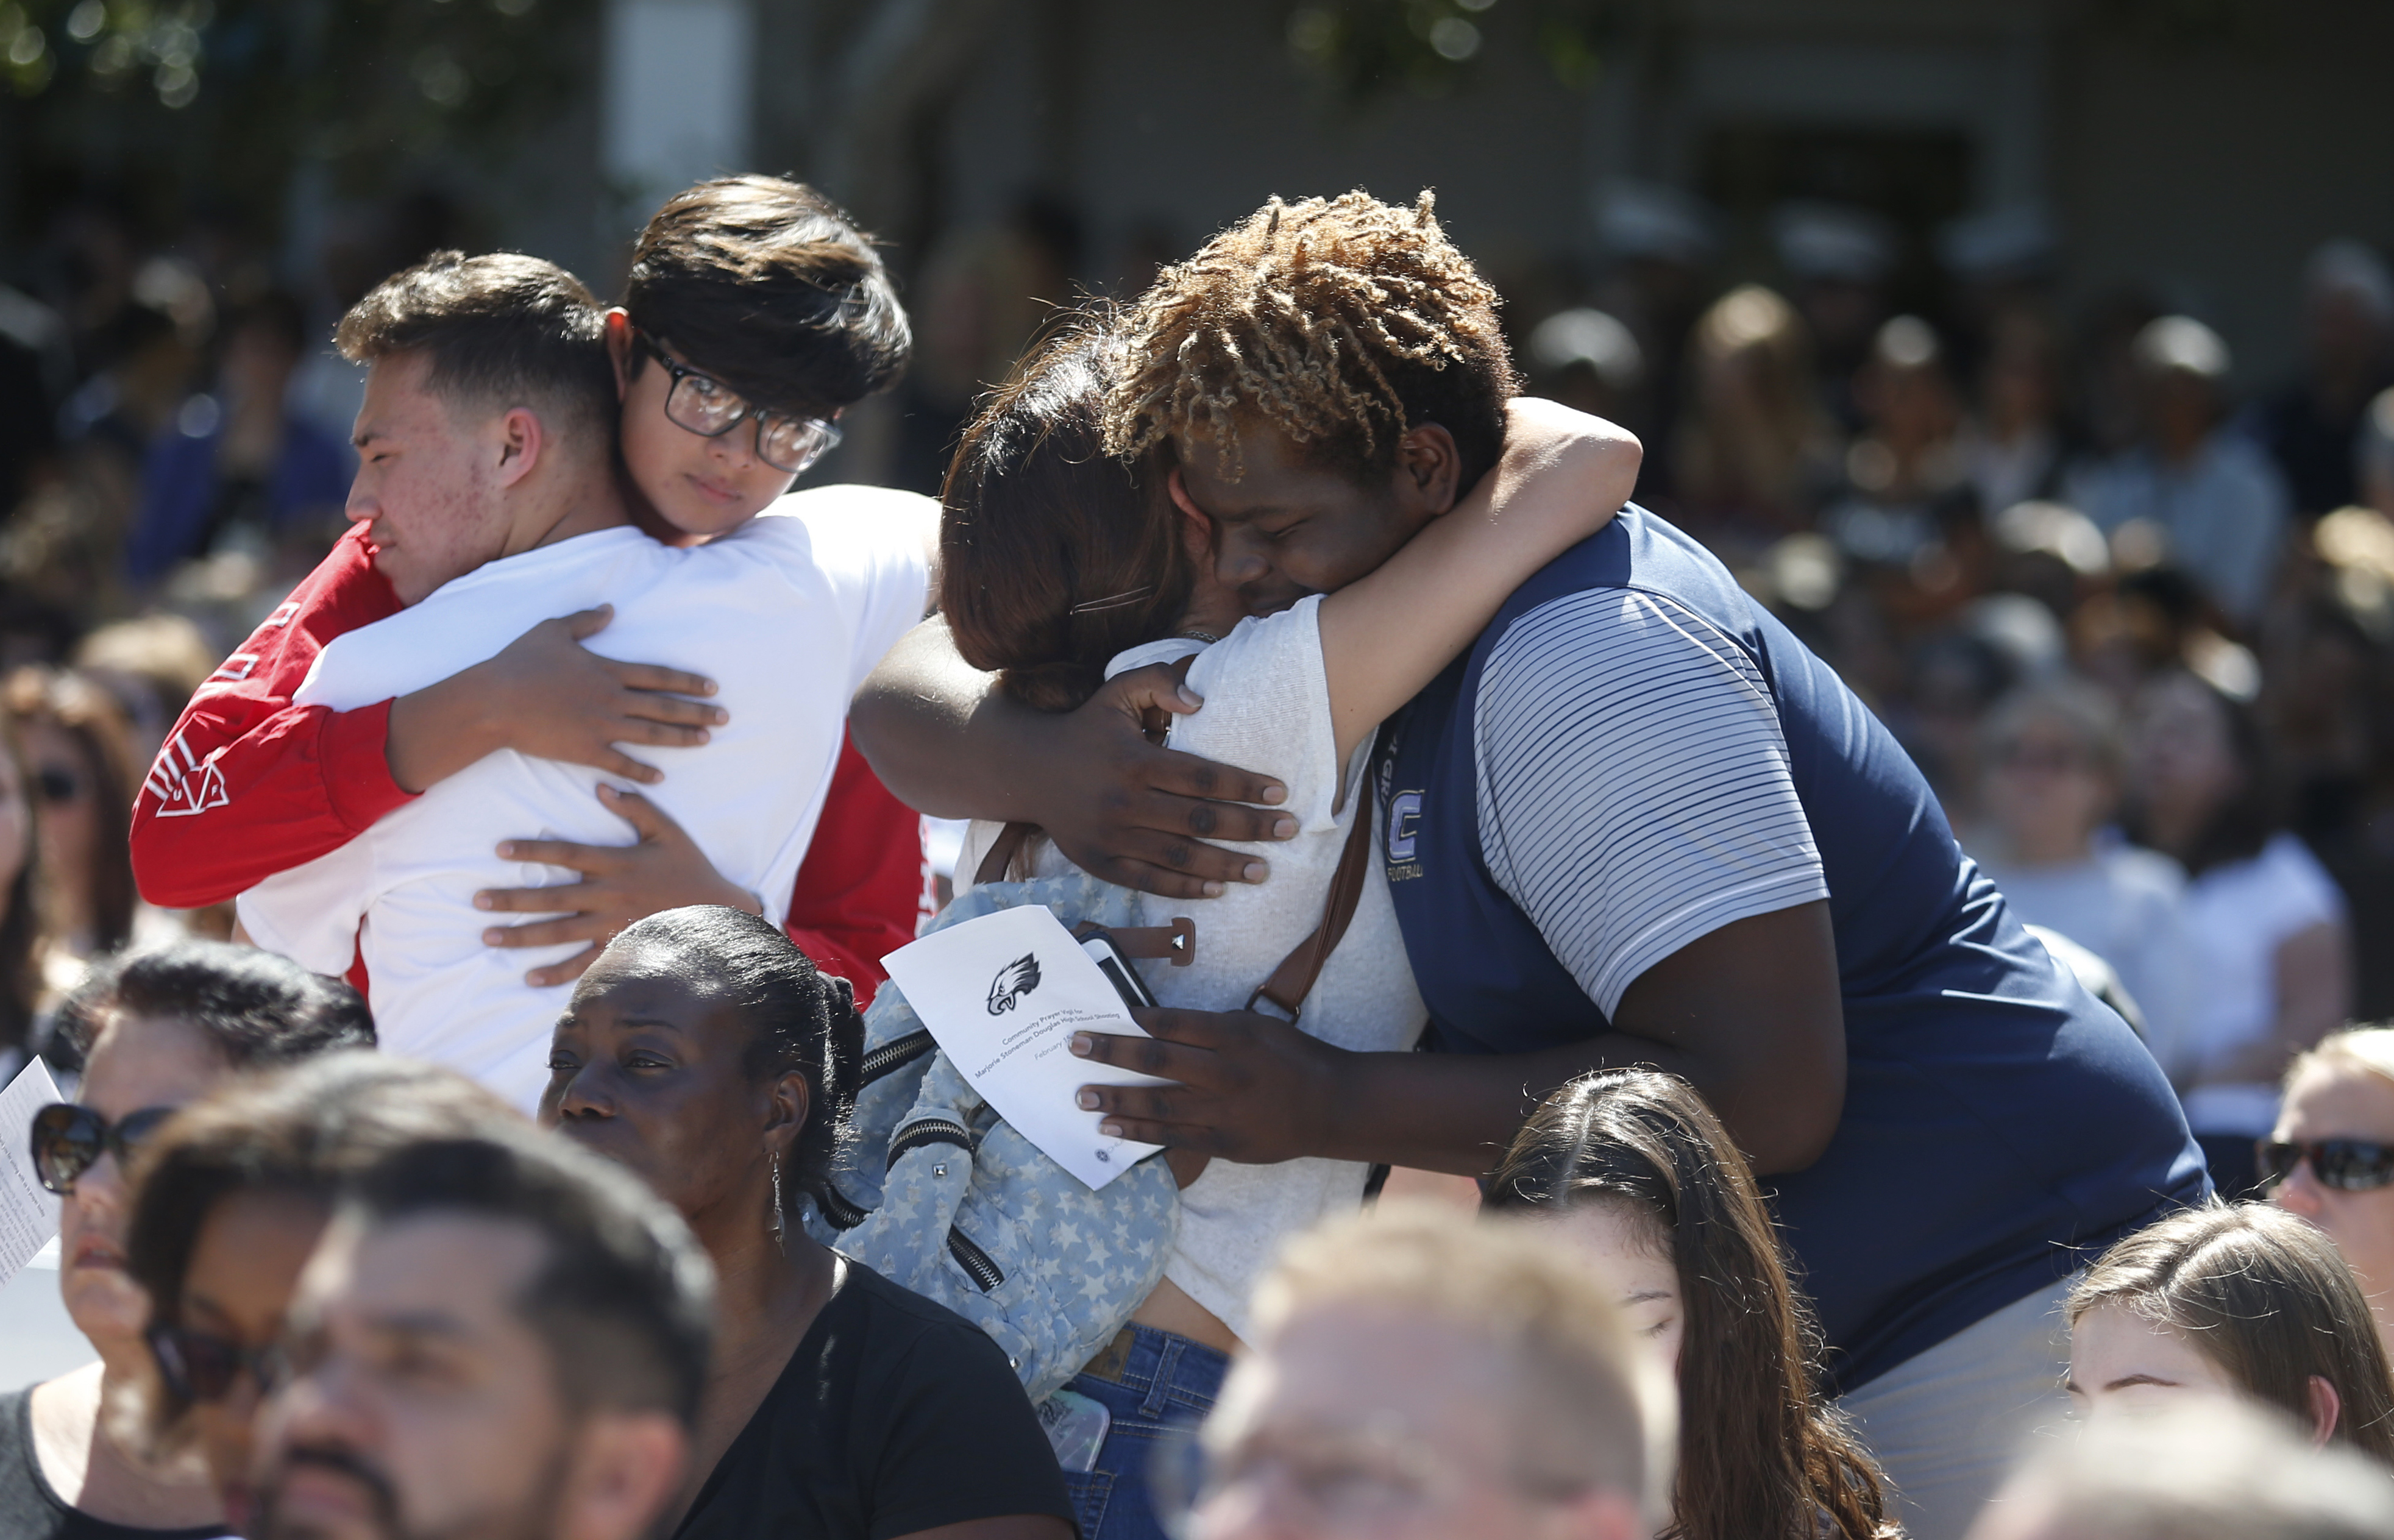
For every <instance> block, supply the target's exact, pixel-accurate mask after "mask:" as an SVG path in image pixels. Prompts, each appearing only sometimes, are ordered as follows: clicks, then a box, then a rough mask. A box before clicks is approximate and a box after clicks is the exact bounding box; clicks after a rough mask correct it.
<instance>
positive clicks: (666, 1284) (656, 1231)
mask: <svg viewBox="0 0 2394 1540" xmlns="http://www.w3.org/2000/svg"><path fill="white" fill-rule="evenodd" d="M342 1214H343V1216H344V1218H346V1219H347V1220H349V1222H352V1223H355V1224H357V1225H359V1226H360V1227H362V1228H363V1229H367V1230H372V1229H376V1228H380V1227H383V1226H388V1225H392V1224H397V1223H401V1222H403V1221H407V1220H412V1219H423V1218H435V1217H439V1216H443V1215H448V1216H454V1217H457V1218H480V1219H495V1220H499V1221H503V1222H506V1223H514V1224H520V1225H523V1226H525V1227H527V1228H528V1229H531V1230H533V1231H535V1232H537V1233H538V1234H539V1236H540V1238H541V1240H542V1241H543V1243H545V1251H546V1255H545V1256H544V1257H542V1260H541V1264H540V1266H539V1268H538V1269H537V1270H535V1271H534V1272H533V1276H532V1277H531V1278H530V1279H527V1280H526V1281H525V1283H524V1285H523V1288H522V1291H521V1292H520V1294H519V1295H518V1296H517V1298H516V1300H515V1308H516V1310H517V1313H518V1314H519V1315H520V1317H521V1318H522V1319H523V1321H524V1323H526V1324H527V1325H529V1326H531V1327H532V1329H533V1331H534V1332H536V1333H538V1334H539V1336H541V1338H542V1340H543V1341H544V1342H545V1343H546V1345H547V1348H548V1350H549V1358H550V1360H551V1365H552V1367H553V1369H554V1371H555V1373H556V1375H557V1386H558V1390H559V1394H560V1395H561V1396H562V1397H563V1398H564V1400H565V1402H566V1403H567V1406H568V1408H569V1410H570V1411H571V1412H572V1413H576V1414H579V1413H585V1412H592V1411H600V1410H606V1411H631V1412H647V1411H663V1412H668V1413H671V1414H672V1415H674V1416H675V1417H677V1418H678V1419H679V1420H680V1422H681V1423H682V1425H683V1426H684V1427H685V1428H687V1427H690V1426H691V1425H692V1424H693V1423H694V1422H695V1421H696V1420H697V1416H698V1402H699V1397H700V1395H701V1393H702V1392H703V1391H704V1389H705V1387H706V1368H707V1355H708V1353H709V1351H710V1350H711V1345H712V1339H713V1336H714V1327H713V1319H714V1304H715V1270H714V1267H713V1265H712V1264H710V1263H709V1262H708V1260H707V1257H706V1253H705V1252H704V1251H702V1250H701V1249H700V1248H699V1244H698V1243H697V1241H696V1240H694V1239H692V1238H691V1233H690V1228H689V1227H688V1226H687V1225H685V1224H683V1223H682V1221H681V1218H680V1217H679V1216H678V1215H677V1214H675V1213H674V1211H673V1210H672V1209H671V1208H670V1207H668V1206H667V1205H666V1204H665V1203H664V1201H663V1200H662V1199H660V1198H658V1197H657V1196H656V1195H655V1194H654V1193H652V1192H651V1191H649V1189H648V1187H647V1185H646V1184H645V1183H643V1182H642V1181H641V1180H640V1179H639V1178H638V1177H635V1176H633V1175H632V1174H631V1173H630V1172H628V1171H626V1170H625V1169H624V1168H623V1167H622V1166H619V1165H615V1164H614V1163H613V1162H612V1161H609V1160H606V1159H604V1158H602V1157H600V1156H598V1155H593V1154H590V1153H588V1152H585V1151H583V1150H581V1149H579V1148H577V1147H576V1146H575V1145H573V1144H572V1142H571V1141H569V1140H567V1139H563V1138H561V1137H559V1136H558V1135H555V1134H548V1133H544V1132H542V1131H540V1130H538V1129H533V1128H524V1129H521V1130H514V1131H509V1132H508V1133H506V1134H499V1133H497V1132H496V1131H493V1133H491V1134H489V1135H485V1136H482V1137H479V1138H473V1139H424V1140H419V1141H417V1142H415V1143H413V1144H409V1145H406V1146H404V1147H403V1148H401V1149H400V1150H398V1151H396V1152H392V1153H391V1154H389V1155H388V1156H385V1157H384V1158H383V1159H382V1160H381V1161H379V1162H377V1163H375V1165H374V1166H373V1167H371V1168H370V1169H369V1170H367V1171H366V1172H365V1173H364V1174H363V1175H362V1176H361V1177H360V1178H358V1180H357V1181H356V1183H355V1184H354V1185H353V1186H352V1187H351V1188H350V1189H349V1198H348V1200H347V1201H346V1202H345V1203H344V1204H343V1205H342Z"/></svg>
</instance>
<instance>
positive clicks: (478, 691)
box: [388, 604, 731, 792]
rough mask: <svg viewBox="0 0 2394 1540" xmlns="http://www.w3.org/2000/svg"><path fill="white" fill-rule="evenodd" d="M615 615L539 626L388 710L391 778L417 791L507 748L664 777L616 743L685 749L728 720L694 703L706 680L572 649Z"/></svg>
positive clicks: (633, 775) (705, 690) (587, 614)
mask: <svg viewBox="0 0 2394 1540" xmlns="http://www.w3.org/2000/svg"><path fill="white" fill-rule="evenodd" d="M613 618H614V607H613V606H612V605H606V604H602V605H600V606H599V608H597V609H595V610H584V611H581V612H578V613H575V614H571V615H564V616H560V617H559V618H558V619H555V620H546V621H543V622H541V623H540V624H539V625H535V626H533V628H532V629H531V630H529V631H526V632H525V633H524V634H523V635H522V636H520V637H518V638H516V639H515V640H514V641H511V642H509V643H508V644H507V645H506V648H505V649H503V650H502V651H501V652H498V653H497V655H495V656H493V657H492V658H489V659H487V660H485V661H484V662H481V663H479V664H476V665H474V666H473V667H471V668H467V669H465V670H464V671H462V672H460V673H457V674H454V675H452V676H450V677H449V678H446V679H443V680H441V682H440V683H439V684H435V685H428V686H427V687H426V688H424V689H422V690H419V691H415V692H414V694H411V695H402V696H401V697H400V698H399V699H398V700H396V701H394V702H392V703H391V708H390V740H389V746H388V756H389V759H390V773H391V778H392V779H393V780H395V781H397V782H398V783H400V784H401V786H403V787H405V788H406V789H407V790H409V791H413V792H420V791H422V790H424V788H426V787H427V786H429V785H431V784H432V783H434V782H437V781H442V780H446V779H447V778H448V777H450V776H452V775H454V774H456V773H457V772H458V771H459V770H464V769H465V768H466V767H467V766H468V765H470V764H472V763H474V762H475V761H476V760H478V759H480V758H481V757H483V756H485V755H487V754H492V753H495V752H496V751H498V750H500V749H514V750H516V751H517V752H519V753H521V754H526V755H530V756H532V757H535V758H540V759H559V760H563V761H565V762H566V763H568V764H574V765H588V766H591V767H592V768H594V769H597V770H604V771H606V772H607V773H608V774H610V775H620V776H622V777H623V778H624V779H625V780H627V781H637V782H639V783H642V784H644V785H653V784H654V783H657V782H659V781H662V780H664V772H662V771H660V770H657V769H655V768H654V767H653V766H650V765H644V764H642V763H640V762H639V761H638V760H637V759H634V758H633V757H630V756H629V755H627V754H625V753H624V752H623V751H622V750H621V749H619V748H618V747H616V745H617V744H651V745H663V746H667V747H674V748H694V747H696V746H697V745H699V744H704V743H705V742H706V740H707V730H708V729H709V728H716V727H721V726H722V725H723V724H724V723H726V722H728V721H730V719H731V717H730V713H729V712H727V711H725V710H724V709H723V708H722V707H721V706H717V705H712V704H708V703H707V702H706V701H705V700H704V699H703V698H701V699H692V698H691V697H704V696H708V695H712V694H714V693H715V681H714V680H712V679H709V678H704V676H702V675H698V674H691V673H686V672H684V671H683V670H681V669H678V668H664V667H660V666H658V665H653V664H639V663H618V662H616V661H615V660H614V659H612V658H602V657H600V656H599V654H598V653H596V652H591V651H590V650H589V649H588V648H586V647H585V646H583V645H582V644H583V643H584V642H585V641H586V640H588V639H589V638H592V637H594V636H596V635H598V634H599V632H600V631H602V630H604V629H606V626H607V623H608V622H609V621H610V620H612V619H613Z"/></svg>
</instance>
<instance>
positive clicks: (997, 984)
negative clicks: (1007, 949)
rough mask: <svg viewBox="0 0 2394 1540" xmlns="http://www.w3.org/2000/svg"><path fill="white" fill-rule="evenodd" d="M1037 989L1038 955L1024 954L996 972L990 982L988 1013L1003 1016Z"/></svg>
mask: <svg viewBox="0 0 2394 1540" xmlns="http://www.w3.org/2000/svg"><path fill="white" fill-rule="evenodd" d="M1038 987H1039V954H1037V953H1035V952H1026V953H1024V954H1022V955H1021V956H1019V957H1017V958H1015V959H1014V961H1012V962H1010V963H1008V964H1006V966H1005V967H1001V968H999V969H998V970H997V977H996V978H995V979H993V980H992V981H990V986H989V1013H990V1014H991V1015H992V1016H1003V1015H1005V1014H1006V1012H1007V1011H1009V1010H1012V1009H1013V1008H1014V1003H1015V1002H1016V1001H1018V1000H1019V999H1021V998H1022V997H1023V996H1024V995H1026V994H1030V993H1031V992H1032V991H1033V990H1034V989H1037V988H1038Z"/></svg>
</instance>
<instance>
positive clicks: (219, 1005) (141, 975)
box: [58, 941, 375, 1070]
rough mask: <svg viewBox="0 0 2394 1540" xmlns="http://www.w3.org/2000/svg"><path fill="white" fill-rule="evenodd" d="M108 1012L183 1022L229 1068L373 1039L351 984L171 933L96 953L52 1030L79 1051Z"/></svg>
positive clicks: (87, 1047)
mask: <svg viewBox="0 0 2394 1540" xmlns="http://www.w3.org/2000/svg"><path fill="white" fill-rule="evenodd" d="M118 1011H122V1012H124V1013H125V1014H126V1015H128V1016H156V1017H165V1018H169V1019H171V1020H178V1021H188V1022H189V1023H191V1025H192V1026H194V1027H196V1028H198V1029H199V1030H200V1032H201V1033H204V1035H205V1036H206V1037H207V1039H208V1041H209V1042H210V1043H211V1044H213V1045H214V1046H215V1047H216V1049H217V1052H219V1053H221V1054H223V1055H224V1056H225V1060H226V1061H227V1062H229V1063H230V1064H231V1065H232V1067H233V1068H234V1069H237V1070H242V1069H249V1068H252V1067H265V1066H270V1065H277V1064H289V1063H292V1062H295V1061H296V1060H302V1059H307V1058H310V1057H312V1056H314V1055H316V1054H320V1053H325V1052H329V1051H330V1050H332V1049H334V1048H371V1047H373V1046H375V1027H374V1017H373V1015H372V1013H370V1012H369V1011H368V1010H367V1009H366V1003H365V1000H364V999H363V998H362V996H361V995H360V994H358V992H357V991H356V990H354V989H351V988H350V987H349V985H348V984H346V983H344V982H342V981H340V980H338V979H331V978H327V977H325V976H324V975H323V974H321V973H310V972H309V971H308V970H307V969H306V968H304V967H300V966H299V965H298V964H297V963H295V962H293V961H292V960H291V959H290V958H288V957H283V956H279V955H277V954H274V953H271V952H261V951H259V950H258V949H257V948H256V947H254V946H235V945H234V944H232V943H231V942H230V941H176V942H173V943H171V944H169V945H166V946H162V947H159V948H157V949H156V950H154V951H150V952H133V953H119V954H116V955H115V956H112V957H109V958H107V959H105V960H103V961H101V962H100V963H99V964H97V965H96V966H94V967H93V968H92V970H91V972H90V973H89V974H88V975H86V976H85V979H84V981H83V982H82V983H81V984H78V985H77V986H76V987H75V990H74V993H73V994H70V995H69V996H68V997H67V999H66V1001H65V1003H64V1004H62V1005H61V1006H60V1007H59V1015H58V1031H59V1035H60V1036H61V1037H63V1038H64V1039H65V1040H66V1043H67V1045H68V1046H70V1047H71V1048H72V1049H73V1050H74V1052H75V1054H76V1055H77V1056H78V1057H81V1056H85V1055H87V1054H89V1053H90V1052H91V1046H92V1043H93V1041H94V1040H95V1039H97V1038H98V1037H99V1033H100V1031H101V1029H102V1028H104V1027H105V1026H106V1025H107V1024H108V1018H109V1017H110V1016H111V1015H112V1013H114V1012H118Z"/></svg>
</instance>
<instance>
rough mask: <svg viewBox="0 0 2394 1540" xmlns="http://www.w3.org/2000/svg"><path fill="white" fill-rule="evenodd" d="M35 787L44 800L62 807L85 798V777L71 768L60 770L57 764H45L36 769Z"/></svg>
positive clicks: (34, 773)
mask: <svg viewBox="0 0 2394 1540" xmlns="http://www.w3.org/2000/svg"><path fill="white" fill-rule="evenodd" d="M33 787H34V789H35V790H36V791H39V792H40V793H41V794H42V800H43V801H45V802H52V803H56V804H58V805H59V806H60V807H64V806H65V805H66V804H67V803H70V802H80V801H82V800H83V777H82V776H80V775H77V774H76V773H75V772H74V771H72V770H60V769H59V768H58V767H57V766H56V765H44V766H43V767H42V768H41V769H39V770H35V771H34V772H33Z"/></svg>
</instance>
